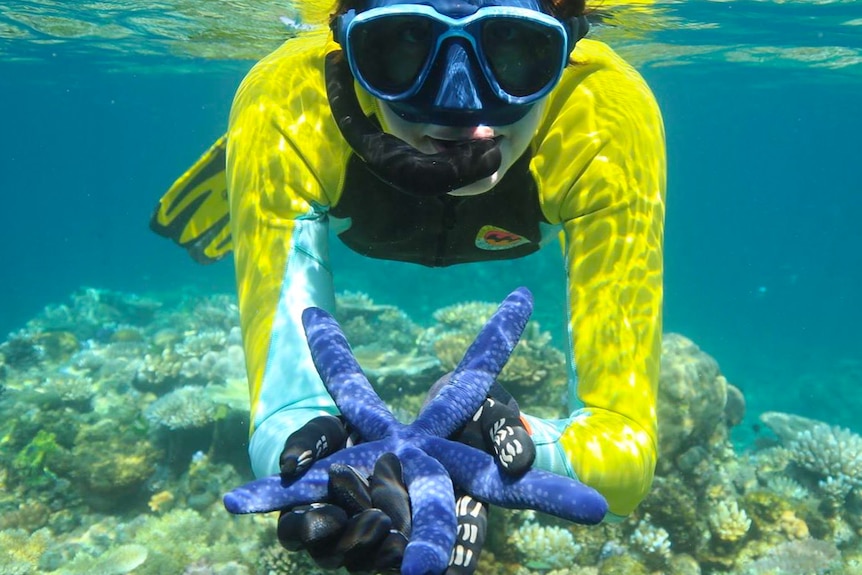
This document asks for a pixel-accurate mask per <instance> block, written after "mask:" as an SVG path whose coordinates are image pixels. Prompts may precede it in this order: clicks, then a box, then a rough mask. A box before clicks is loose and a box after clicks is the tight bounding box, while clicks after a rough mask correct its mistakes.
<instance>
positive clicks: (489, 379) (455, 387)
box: [412, 287, 533, 437]
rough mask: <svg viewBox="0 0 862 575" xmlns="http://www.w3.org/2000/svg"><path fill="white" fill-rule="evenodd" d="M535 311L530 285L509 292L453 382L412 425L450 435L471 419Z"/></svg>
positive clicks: (442, 435) (456, 370)
mask: <svg viewBox="0 0 862 575" xmlns="http://www.w3.org/2000/svg"><path fill="white" fill-rule="evenodd" d="M532 312H533V296H532V294H530V291H529V290H528V289H527V288H523V287H521V288H518V289H516V290H515V291H513V292H512V293H511V294H509V296H508V297H507V298H506V299H505V300H503V303H501V304H500V307H499V308H497V311H496V312H495V313H494V315H493V316H491V319H489V320H488V322H487V323H486V324H485V326H484V327H483V328H482V331H480V332H479V335H478V336H476V340H475V341H474V342H473V344H472V345H471V346H470V347H469V349H467V353H466V354H465V355H464V359H462V360H461V363H459V364H458V367H457V368H455V372H454V373H453V374H452V378H451V380H450V381H449V385H446V386H445V387H443V389H442V390H441V391H440V393H439V394H438V395H437V396H436V397H435V398H434V399H432V400H431V401H430V402H428V405H426V406H425V409H423V410H422V412H421V413H420V414H419V416H418V417H417V418H416V420H415V421H414V422H413V425H412V427H413V428H414V429H416V430H417V431H420V432H421V433H427V434H428V435H435V436H437V437H448V436H450V435H452V434H453V433H454V432H455V431H456V430H458V429H459V428H460V427H462V426H463V425H464V424H465V423H467V421H468V420H469V419H470V417H472V416H473V414H474V413H476V410H477V409H479V406H480V405H482V402H483V401H484V400H485V397H486V396H487V395H488V390H489V389H490V387H491V385H492V384H493V383H494V380H495V379H497V376H498V375H499V374H500V371H501V370H502V369H503V366H504V365H506V361H507V360H508V359H509V356H510V355H511V354H512V350H514V349H515V346H516V345H517V343H518V340H519V339H520V337H521V333H522V332H523V331H524V327H526V325H527V321H528V320H529V319H530V314H531V313H532Z"/></svg>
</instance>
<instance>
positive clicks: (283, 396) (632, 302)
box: [151, 0, 666, 516]
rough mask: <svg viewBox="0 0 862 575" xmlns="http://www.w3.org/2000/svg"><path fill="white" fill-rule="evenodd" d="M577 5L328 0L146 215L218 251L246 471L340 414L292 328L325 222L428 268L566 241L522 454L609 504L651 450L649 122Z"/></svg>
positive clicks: (527, 0)
mask: <svg viewBox="0 0 862 575" xmlns="http://www.w3.org/2000/svg"><path fill="white" fill-rule="evenodd" d="M585 13H586V6H585V4H584V0H420V1H416V2H413V1H410V0H339V3H338V4H337V6H336V8H335V13H334V14H333V15H332V16H331V18H330V28H329V30H325V31H322V32H321V31H311V32H303V33H300V34H299V36H298V37H296V38H293V39H290V40H288V41H287V42H285V43H284V44H283V45H282V46H281V47H280V48H278V49H277V50H275V51H274V52H273V53H271V54H270V55H268V56H267V57H265V58H264V59H263V60H261V61H260V62H258V63H257V64H256V65H255V66H254V67H253V69H252V70H251V71H250V72H249V73H248V75H247V76H246V77H245V79H244V80H243V81H242V84H241V85H240V87H239V89H238V91H237V94H236V97H235V99H234V102H233V107H232V109H231V114H230V121H229V128H228V131H227V134H226V136H225V137H223V138H221V139H220V140H219V141H217V142H216V143H215V144H214V145H213V146H212V148H211V149H210V150H209V151H208V152H207V153H206V154H205V155H204V156H203V157H202V158H201V159H200V160H198V162H197V163H196V164H195V165H194V166H192V167H191V168H190V169H189V171H187V172H186V173H185V174H184V175H183V176H182V177H181V178H180V179H179V180H177V182H176V183H175V184H174V185H173V186H172V188H171V189H170V190H169V191H168V193H167V194H166V195H165V196H164V197H163V198H162V200H161V202H160V203H159V205H158V206H157V209H156V212H155V213H154V214H153V216H152V219H151V227H152V228H153V229H154V230H155V231H156V232H158V233H160V234H161V235H164V236H166V237H168V238H171V239H173V240H174V241H175V242H177V243H178V244H180V245H182V246H183V247H185V248H186V249H187V250H188V251H189V253H190V254H191V255H192V257H194V258H195V259H196V260H197V261H200V262H212V261H216V260H218V259H220V258H222V257H224V256H225V255H226V254H227V253H229V252H230V251H231V250H232V251H233V253H234V261H235V270H236V280H237V288H238V296H239V307H240V319H241V327H242V333H243V340H244V349H245V354H246V363H247V371H248V377H249V386H250V396H251V418H252V425H251V439H250V445H249V453H250V457H251V463H252V467H253V470H254V473H255V474H256V475H257V476H259V477H260V476H265V475H269V474H274V473H279V471H280V456H281V454H282V451H283V449H284V448H285V440H286V438H287V437H288V436H290V435H291V434H292V433H294V432H296V431H297V430H300V429H301V428H302V427H303V426H305V425H306V424H308V422H309V421H312V420H314V419H315V418H318V417H319V416H333V415H337V410H336V408H335V406H334V404H333V402H332V400H331V398H330V397H329V395H328V394H327V392H326V390H325V388H324V387H323V385H322V383H321V381H320V378H319V376H318V374H317V372H316V371H315V368H314V366H313V364H312V361H311V358H310V355H309V351H308V347H307V345H306V342H305V336H304V333H303V329H302V325H301V319H300V317H301V314H302V311H303V310H304V309H306V308H308V307H312V306H315V307H320V308H323V309H326V310H330V311H332V310H334V307H335V298H334V286H333V273H334V272H335V270H333V269H331V267H330V263H329V256H328V242H329V240H330V233H333V234H334V235H336V236H337V237H338V238H339V239H340V240H341V241H342V242H343V243H344V244H345V245H346V246H348V247H349V248H350V249H352V250H353V251H355V252H357V253H359V254H362V255H364V256H368V257H372V258H383V259H389V260H398V261H403V262H410V263H416V264H421V265H425V266H432V267H439V266H450V265H455V264H467V263H474V262H482V261H488V260H499V259H511V258H521V257H525V256H528V255H530V254H533V253H535V252H537V251H538V250H539V249H541V248H542V247H543V246H545V245H547V244H549V243H555V240H557V239H558V238H559V239H560V240H561V241H562V244H563V248H564V253H565V258H564V261H565V274H566V278H567V285H568V310H567V311H568V325H569V345H568V349H567V351H568V358H569V367H570V380H569V390H568V399H567V401H568V406H567V407H568V411H569V413H570V415H569V417H567V418H565V419H562V420H547V419H541V418H537V417H533V416H530V415H529V414H528V413H522V414H520V416H521V417H522V419H523V420H524V421H525V422H526V428H527V429H529V432H530V438H531V439H532V441H533V443H534V445H535V450H536V452H535V462H534V465H536V466H538V467H540V468H542V469H546V470H550V471H553V472H555V473H558V474H561V475H567V476H570V477H574V478H577V479H578V480H580V481H582V482H584V483H586V484H587V485H589V486H591V487H593V488H595V489H597V490H598V491H599V492H600V493H601V494H602V495H603V496H604V497H605V498H606V499H607V501H608V504H609V508H610V512H611V514H612V515H616V516H624V515H627V514H628V513H630V512H631V511H632V510H633V509H634V508H635V507H636V506H637V505H638V503H639V502H640V501H641V500H642V499H643V498H644V497H645V496H646V494H647V492H648V490H649V488H650V485H651V482H652V479H653V473H654V469H655V465H656V454H657V424H656V395H657V384H658V371H659V361H660V350H661V306H662V269H663V264H662V243H663V228H664V211H665V208H664V205H665V188H666V158H665V142H664V128H663V124H662V119H661V114H660V111H659V108H658V105H657V103H656V101H655V98H654V96H653V94H652V93H651V91H650V89H649V87H648V86H647V84H646V83H645V81H644V80H643V79H642V78H641V76H640V75H639V74H638V73H637V71H636V70H635V69H634V68H633V67H631V66H630V65H629V64H628V63H626V62H625V61H624V60H623V59H622V58H621V57H620V56H618V55H617V54H616V53H615V52H614V51H613V50H612V49H611V48H610V47H608V46H607V45H605V44H603V43H602V42H599V41H595V40H591V39H589V38H585V37H584V36H585V34H586V33H587V30H588V28H589V25H588V22H587V19H586V16H585Z"/></svg>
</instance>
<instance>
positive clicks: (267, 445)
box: [248, 402, 338, 478]
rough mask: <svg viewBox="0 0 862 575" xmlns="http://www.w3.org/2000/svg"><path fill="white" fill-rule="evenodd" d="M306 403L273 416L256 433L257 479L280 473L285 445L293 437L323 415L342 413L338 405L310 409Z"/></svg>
mask: <svg viewBox="0 0 862 575" xmlns="http://www.w3.org/2000/svg"><path fill="white" fill-rule="evenodd" d="M302 403H303V402H299V403H295V404H293V405H291V406H290V407H289V408H285V409H282V410H281V411H277V412H275V413H273V414H272V415H270V416H269V417H267V418H266V419H265V420H264V421H263V422H262V423H261V424H260V425H259V426H258V427H257V428H256V429H255V430H254V433H252V435H251V439H250V440H249V444H248V455H249V458H250V459H251V470H252V472H253V473H254V476H255V477H257V478H261V477H266V476H268V475H274V474H276V473H278V472H279V465H278V459H279V457H280V456H281V452H282V450H283V449H284V442H285V440H287V437H288V436H289V435H290V434H291V433H293V432H294V431H296V430H297V429H299V428H300V427H302V426H303V425H305V424H306V423H308V422H309V421H311V420H312V419H314V418H315V417H317V416H319V415H338V409H336V407H335V406H334V405H332V406H331V407H327V406H314V407H312V406H308V407H306V406H303V405H302ZM312 403H313V402H312Z"/></svg>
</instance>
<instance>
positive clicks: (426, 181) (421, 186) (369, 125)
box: [325, 52, 502, 197]
mask: <svg viewBox="0 0 862 575" xmlns="http://www.w3.org/2000/svg"><path fill="white" fill-rule="evenodd" d="M325 74H326V95H327V98H328V99H329V107H330V110H331V111H332V115H333V117H334V118H335V121H336V123H337V125H338V129H339V130H340V131H341V135H342V136H344V139H345V140H346V141H347V143H348V144H349V145H350V147H351V148H352V149H353V151H354V152H355V153H356V155H358V156H359V157H360V158H361V159H362V160H363V161H364V162H365V163H366V164H367V165H368V167H369V168H370V169H371V171H372V172H373V173H374V174H375V175H377V177H379V178H380V179H381V180H383V181H384V182H386V183H388V184H389V185H391V186H393V187H394V188H396V189H398V190H400V191H402V192H404V193H407V194H411V195H416V196H424V197H429V196H442V195H444V194H447V193H449V192H451V191H453V190H456V189H458V188H462V187H464V186H466V185H469V184H472V183H474V182H477V181H479V180H481V179H483V178H487V177H489V176H491V175H492V174H493V173H494V172H496V171H497V170H498V169H499V168H500V163H501V161H502V155H501V153H500V148H499V145H498V144H497V141H496V140H494V139H492V138H480V139H474V140H467V141H464V142H459V143H457V144H455V145H453V146H451V147H447V148H446V149H445V150H442V151H440V152H438V153H436V154H424V153H422V152H420V151H419V150H417V149H416V148H414V147H413V146H411V145H410V144H408V143H407V142H405V141H404V140H401V139H400V138H397V137H396V136H393V135H392V134H387V133H386V132H384V131H382V130H381V129H380V128H378V127H377V126H375V125H374V123H373V122H372V121H371V120H370V119H369V118H367V117H366V116H365V113H364V112H363V111H362V108H361V106H360V105H359V100H358V99H357V97H356V92H355V90H354V87H353V82H354V78H353V75H352V74H351V72H350V67H349V65H348V63H347V60H346V58H344V57H343V54H341V52H331V53H329V54H327V56H326V63H325Z"/></svg>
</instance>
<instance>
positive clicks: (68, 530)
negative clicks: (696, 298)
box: [0, 289, 862, 575]
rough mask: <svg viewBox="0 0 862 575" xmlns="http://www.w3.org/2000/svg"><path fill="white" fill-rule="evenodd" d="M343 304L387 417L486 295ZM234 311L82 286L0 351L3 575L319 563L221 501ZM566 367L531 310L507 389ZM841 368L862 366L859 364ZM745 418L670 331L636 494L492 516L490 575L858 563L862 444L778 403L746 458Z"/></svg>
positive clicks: (452, 354)
mask: <svg viewBox="0 0 862 575" xmlns="http://www.w3.org/2000/svg"><path fill="white" fill-rule="evenodd" d="M337 304H338V308H337V317H338V320H339V321H340V322H341V323H342V325H343V326H344V327H345V331H347V332H348V336H349V338H350V339H351V341H353V342H355V343H356V344H357V345H356V348H355V352H356V355H357V357H358V358H359V360H360V363H361V364H362V365H363V368H364V369H365V370H366V372H367V374H368V375H369V379H370V380H371V381H372V382H373V383H374V385H375V386H376V387H377V388H378V389H379V391H380V395H381V397H383V398H384V399H385V400H386V401H387V402H388V403H389V404H390V406H391V407H392V408H393V411H394V412H395V413H397V414H413V413H416V412H417V411H418V409H419V407H420V406H421V405H422V402H423V401H424V397H425V393H426V391H427V389H428V387H429V386H430V385H431V383H433V381H435V380H436V379H437V378H438V377H440V376H441V375H443V374H444V373H445V372H446V371H447V370H448V369H451V365H452V361H453V358H456V359H460V357H461V356H462V355H463V352H464V345H465V342H468V341H471V340H472V338H473V337H474V336H475V334H476V332H477V331H478V329H479V327H480V326H481V325H482V324H483V323H484V321H485V320H486V319H487V318H488V316H489V315H490V313H491V312H492V311H493V310H494V309H495V307H496V306H495V305H492V304H485V303H481V302H467V303H463V304H458V305H455V306H449V307H446V308H442V309H439V310H437V311H436V312H435V313H434V315H433V317H431V318H419V319H420V320H422V321H425V320H427V323H425V324H423V323H421V322H418V321H414V319H413V318H411V317H409V316H408V315H407V314H406V313H405V312H404V311H403V310H400V309H398V308H395V307H393V306H389V305H385V304H377V303H375V302H374V301H373V300H372V299H371V298H370V297H369V296H367V295H364V294H357V293H343V294H339V295H338V298H337ZM238 323H239V321H238V313H237V307H236V301H235V298H233V297H231V296H226V295H195V294H191V293H183V294H180V295H178V296H176V297H173V299H166V298H164V297H163V298H161V299H154V298H149V297H141V296H136V295H132V294H123V293H118V292H111V291H106V290H98V289H82V290H79V291H78V292H76V293H74V294H72V296H71V297H70V298H69V300H68V301H66V302H64V303H60V304H56V305H51V306H48V307H47V308H46V309H45V310H44V311H43V312H42V313H40V314H38V316H37V317H35V318H34V319H32V320H31V321H29V322H28V323H27V324H26V325H24V326H23V327H22V328H21V329H18V330H16V331H15V332H13V333H12V334H10V335H9V336H8V337H7V338H6V341H4V342H2V343H0V574H10V573H11V574H22V575H23V574H27V575H29V574H33V573H52V574H55V575H64V574H72V573H93V574H99V573H102V574H107V573H117V574H119V573H135V574H137V575H149V574H156V573H158V574H162V573H176V574H184V575H203V574H207V575H210V574H218V575H251V574H257V573H264V574H283V573H291V574H293V573H308V574H322V573H324V571H322V570H321V569H319V568H318V567H316V566H315V565H314V563H313V562H312V561H311V560H310V559H309V558H308V557H307V555H305V554H301V553H290V552H287V551H284V550H282V549H280V548H279V547H278V544H277V542H276V541H275V536H274V529H273V527H274V519H273V518H272V517H263V518H256V519H252V520H249V519H248V518H241V519H237V518H233V517H231V516H229V515H228V514H227V513H225V512H224V510H223V509H222V507H221V503H220V496H221V494H222V493H223V492H224V490H225V489H226V488H228V487H231V486H235V485H238V484H240V483H242V482H243V481H244V480H247V479H248V478H249V477H250V472H249V470H248V463H247V455H246V447H247V446H246V440H247V430H248V398H247V385H246V376H245V365H244V360H243V352H242V348H241V336H240V332H239V328H238ZM563 358H564V354H563V353H562V351H561V350H559V349H557V348H555V347H554V346H553V345H552V343H551V340H550V336H549V335H548V334H547V333H546V332H543V331H542V330H541V328H540V327H539V325H538V324H537V323H535V322H530V324H529V325H528V327H527V329H526V331H525V333H524V337H523V340H522V343H521V344H519V345H518V346H517V347H516V349H515V352H514V353H513V356H512V361H511V362H510V364H509V366H507V369H508V371H504V373H503V376H502V377H501V381H502V382H503V384H504V385H505V386H507V387H508V388H509V389H510V390H511V391H512V392H513V393H514V395H515V396H516V397H517V398H518V400H519V402H520V403H521V405H522V406H523V407H524V408H525V409H528V410H529V411H530V412H531V413H536V414H539V415H546V416H555V415H560V410H561V408H562V406H563V404H564V400H563V395H564V393H565V378H566V371H565V365H564V359H563ZM831 369H832V371H831V372H830V373H834V374H835V377H846V378H849V379H848V381H851V380H853V381H855V380H854V378H856V379H857V380H858V376H859V373H860V370H859V364H858V362H855V363H854V362H852V361H848V362H847V364H846V365H844V366H833V367H832V368H831ZM842 370H843V371H842ZM737 377H739V376H737ZM812 377H813V376H812ZM740 380H742V378H740ZM845 409H846V408H845ZM744 413H745V397H744V396H743V394H742V392H741V391H740V390H739V389H737V388H736V387H734V386H733V385H731V384H730V383H728V382H727V380H726V379H725V377H724V376H723V374H722V372H721V369H720V368H719V364H718V362H717V361H716V360H715V359H714V358H712V357H711V356H710V355H709V354H708V353H706V352H705V351H704V350H701V349H700V348H699V347H698V346H697V345H696V344H695V343H693V342H691V341H690V340H688V339H686V338H685V337H683V336H681V335H677V334H668V335H666V336H665V340H664V344H663V348H662V375H661V383H660V389H659V405H658V414H659V422H660V423H659V433H660V451H661V454H660V459H659V468H658V473H657V476H656V478H655V481H654V485H653V490H652V492H651V493H650V494H649V496H648V497H647V499H646V500H645V501H644V503H643V504H642V505H641V506H640V507H639V509H638V510H636V511H635V513H633V514H632V515H631V516H630V517H628V518H624V519H623V520H622V521H620V522H618V523H613V524H602V525H599V526H595V527H582V526H573V525H568V524H565V523H563V522H560V521H556V520H553V519H551V518H548V517H544V516H541V515H538V514H535V513H526V512H508V511H503V510H500V509H492V510H491V520H490V521H489V526H488V529H489V533H488V540H487V545H486V548H485V550H484V551H483V554H482V558H481V561H480V568H479V572H480V573H483V574H487V575H534V574H535V575H538V574H542V575H548V574H551V573H552V574H554V575H575V574H577V575H617V574H626V575H640V574H643V575H646V574H648V573H650V574H658V573H661V574H667V575H723V574H731V573H733V574H741V575H765V574H778V573H781V574H785V575H786V574H800V575H803V574H804V575H813V574H821V575H825V574H827V573H829V574H833V575H838V574H841V575H855V574H860V573H862V535H860V534H862V438H860V436H859V435H857V434H856V433H854V432H852V431H851V430H848V429H844V428H841V427H836V426H834V425H831V424H829V423H827V422H821V421H816V420H812V419H806V418H802V417H798V416H795V415H792V414H786V413H775V412H772V413H767V414H763V415H762V416H761V422H762V424H763V426H764V427H765V428H767V429H768V430H769V431H768V433H766V434H761V436H760V437H759V438H758V441H757V443H756V444H754V445H752V446H751V447H750V448H748V449H747V450H746V451H745V452H740V450H739V449H737V448H735V447H734V446H733V444H732V443H731V442H730V439H729V434H730V430H731V428H732V427H733V426H735V425H738V424H739V423H740V421H742V418H743V414H744ZM249 521H252V523H251V524H249V523H248V522H249Z"/></svg>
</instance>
